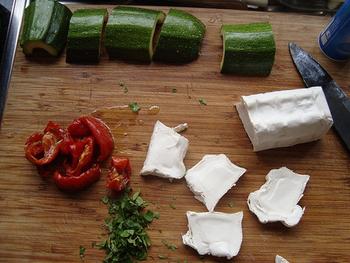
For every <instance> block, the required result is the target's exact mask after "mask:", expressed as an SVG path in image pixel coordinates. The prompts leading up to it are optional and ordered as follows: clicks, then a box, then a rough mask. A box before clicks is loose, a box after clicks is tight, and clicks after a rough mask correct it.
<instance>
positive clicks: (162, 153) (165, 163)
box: [140, 121, 188, 179]
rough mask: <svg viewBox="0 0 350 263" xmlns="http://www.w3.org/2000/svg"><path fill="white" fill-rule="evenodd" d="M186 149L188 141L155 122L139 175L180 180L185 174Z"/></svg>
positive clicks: (172, 130)
mask: <svg viewBox="0 0 350 263" xmlns="http://www.w3.org/2000/svg"><path fill="white" fill-rule="evenodd" d="M187 148H188V140H187V139H186V138H185V137H183V136H181V135H180V134H178V133H177V132H176V131H175V130H174V129H172V128H169V127H167V126H165V125H164V124H163V123H161V122H160V121H157V122H156V124H155V125H154V129H153V134H152V137H151V142H150V145H149V147H148V152H147V157H146V160H145V162H144V165H143V168H142V170H141V172H140V174H141V175H155V176H158V177H163V178H168V179H180V178H182V177H183V176H184V175H185V172H186V167H185V165H184V163H183V159H184V158H185V156H186V152H187Z"/></svg>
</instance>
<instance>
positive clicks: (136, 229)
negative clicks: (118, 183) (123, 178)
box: [98, 189, 159, 263]
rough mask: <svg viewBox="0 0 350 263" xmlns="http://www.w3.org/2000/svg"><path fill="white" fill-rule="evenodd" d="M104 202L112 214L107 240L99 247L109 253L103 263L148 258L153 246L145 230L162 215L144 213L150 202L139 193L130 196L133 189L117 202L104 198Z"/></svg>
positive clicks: (126, 261)
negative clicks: (150, 247)
mask: <svg viewBox="0 0 350 263" xmlns="http://www.w3.org/2000/svg"><path fill="white" fill-rule="evenodd" d="M103 202H104V203H106V204H107V205H108V212H109V217H108V218H107V219H106V220H105V225H106V227H107V229H108V238H107V239H106V240H105V241H103V242H101V243H100V244H99V245H98V247H99V248H100V249H104V250H105V251H106V257H105V259H104V261H103V262H105V263H112V262H125V263H129V262H130V263H131V262H135V261H137V260H144V259H146V258H147V251H148V248H149V246H150V245H151V241H150V238H149V236H148V234H147V232H146V228H147V226H148V225H149V224H150V223H151V222H152V221H153V219H155V218H159V214H158V213H156V212H153V211H151V210H145V207H146V206H147V203H146V202H145V201H144V200H143V198H142V197H141V195H140V192H136V193H134V194H133V195H131V190H130V189H127V190H126V191H125V192H124V193H123V194H122V195H121V196H120V197H119V198H118V199H115V200H114V199H110V198H103Z"/></svg>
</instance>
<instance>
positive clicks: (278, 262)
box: [275, 255, 289, 263]
mask: <svg viewBox="0 0 350 263" xmlns="http://www.w3.org/2000/svg"><path fill="white" fill-rule="evenodd" d="M275 263H289V262H288V260H286V259H285V258H283V257H281V256H279V255H276V258H275Z"/></svg>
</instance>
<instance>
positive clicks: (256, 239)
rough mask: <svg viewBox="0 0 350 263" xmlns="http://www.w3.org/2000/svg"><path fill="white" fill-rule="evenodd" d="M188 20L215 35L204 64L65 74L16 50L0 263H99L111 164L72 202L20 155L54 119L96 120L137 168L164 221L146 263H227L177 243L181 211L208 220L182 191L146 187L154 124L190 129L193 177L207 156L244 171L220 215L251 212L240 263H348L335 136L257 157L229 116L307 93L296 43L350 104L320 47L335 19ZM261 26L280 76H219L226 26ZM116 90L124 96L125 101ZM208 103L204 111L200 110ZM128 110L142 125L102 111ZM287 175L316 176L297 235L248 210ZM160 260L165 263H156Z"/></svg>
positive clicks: (5, 142)
mask: <svg viewBox="0 0 350 263" xmlns="http://www.w3.org/2000/svg"><path fill="white" fill-rule="evenodd" d="M70 7H71V8H72V9H74V8H77V6H70ZM109 7H110V6H109ZM155 8H157V7H155ZM159 8H160V7H159ZM160 9H162V10H165V11H167V8H165V7H161V8H160ZM184 10H187V11H189V12H191V13H193V14H194V15H196V16H197V17H199V18H200V19H201V20H202V21H203V22H204V23H205V24H206V26H207V32H206V36H205V39H204V43H203V47H202V51H201V56H200V57H199V59H198V60H197V61H195V62H193V63H190V64H187V65H182V66H174V65H166V64H161V63H152V64H151V65H137V64H132V63H126V62H121V61H109V60H108V57H107V55H103V57H102V59H101V62H100V64H99V65H70V64H66V63H65V56H64V54H63V55H62V56H61V57H59V58H58V59H45V58H41V59H31V60H28V59H26V58H25V57H24V55H23V54H22V52H21V50H20V49H18V52H17V55H16V61H15V66H14V71H13V76H12V84H11V87H10V90H9V94H8V102H7V108H6V112H5V115H4V120H3V125H2V129H1V132H0V174H1V180H0V235H1V236H0V262H79V261H80V257H79V246H80V245H82V246H84V247H86V256H85V260H84V262H101V261H102V259H103V256H104V252H103V251H99V250H98V249H95V248H92V247H91V243H92V242H94V241H97V242H98V241H100V240H102V238H103V237H104V236H105V230H104V228H103V226H102V225H103V221H104V218H105V217H106V215H107V210H106V207H105V206H104V205H103V204H102V203H101V202H100V199H101V198H102V197H103V196H104V195H106V194H107V190H106V188H105V177H106V176H105V175H106V173H105V171H106V168H105V167H106V166H107V165H106V164H105V166H104V173H103V176H102V178H101V180H100V181H99V182H98V183H96V184H95V185H93V186H92V187H90V188H89V189H88V190H86V191H84V192H81V193H80V194H77V195H67V194H65V193H62V192H60V191H59V190H58V189H57V188H56V187H55V185H54V184H53V183H52V182H50V180H49V181H45V180H43V179H41V178H40V177H39V176H38V174H37V173H36V170H35V168H34V167H33V165H31V164H30V163H29V162H28V161H27V160H26V159H25V158H24V152H23V146H24V142H25V140H26V138H27V137H28V136H29V135H30V134H31V133H33V132H35V131H40V130H42V129H43V128H44V126H45V125H46V123H47V122H48V121H49V120H53V121H56V122H58V123H60V124H61V125H63V126H66V125H67V124H68V123H70V122H71V121H72V120H73V119H74V118H76V117H78V116H80V115H81V114H89V113H91V112H92V111H94V110H96V109H97V110H99V111H98V113H97V115H98V116H99V117H101V118H102V119H103V120H104V121H105V122H106V123H107V124H108V125H109V126H110V128H111V130H112V132H113V134H114V136H115V137H116V142H117V143H116V148H115V150H114V154H116V155H117V154H118V155H123V156H128V157H129V158H130V159H131V162H132V167H133V176H132V183H131V186H132V187H133V188H134V189H136V190H137V189H140V190H141V192H142V194H143V197H144V198H145V199H146V200H147V201H149V202H152V204H151V205H150V207H151V208H152V209H154V210H156V211H159V212H160V219H159V220H156V221H155V222H154V223H153V224H152V225H151V227H150V229H149V234H150V236H151V240H152V247H151V250H150V254H149V255H150V256H149V258H148V262H184V261H185V260H186V259H187V262H219V261H220V260H219V259H217V258H214V257H208V256H206V257H204V258H200V257H199V256H198V255H197V253H196V252H195V251H194V250H193V249H191V248H189V247H186V246H184V245H182V242H181V234H184V233H185V232H186V231H187V219H186V217H185V212H186V211H188V210H192V211H198V212H200V211H206V209H205V207H204V206H203V205H202V203H200V202H198V201H197V200H195V199H194V198H193V194H192V192H191V191H190V190H189V189H188V188H187V186H186V184H185V181H184V180H179V181H176V182H173V183H170V182H168V181H167V180H163V179H160V178H153V177H152V178H151V177H147V178H142V177H140V176H139V171H140V169H141V167H142V164H143V161H144V159H145V157H146V152H147V148H148V144H149V140H150V136H151V133H152V129H153V125H154V123H155V121H156V120H158V119H159V120H161V121H162V122H164V123H165V124H166V125H168V126H174V125H176V124H178V123H182V122H188V124H189V129H188V130H187V131H185V132H184V136H186V137H187V138H188V139H189V141H190V147H189V150H188V153H187V156H186V159H185V164H186V167H187V168H190V167H192V166H193V165H194V164H196V163H197V162H198V161H199V160H200V159H201V158H202V157H203V155H204V154H216V153H224V154H226V155H227V156H228V157H229V158H230V159H231V160H232V162H234V163H236V164H237V165H239V166H242V167H245V168H246V169H247V170H248V171H247V173H246V174H245V175H244V176H243V177H242V178H241V179H240V180H239V181H238V183H237V186H236V187H234V188H232V189H231V190H230V191H229V192H228V193H227V194H226V195H225V196H224V197H223V198H222V199H221V200H220V202H219V204H218V205H217V207H216V211H221V212H227V213H233V212H238V211H243V212H244V218H243V243H242V247H241V250H240V253H239V255H238V256H237V257H235V258H234V259H233V260H232V261H234V262H274V257H275V255H276V254H279V255H281V256H283V257H285V258H286V259H288V260H289V261H290V262H293V263H303V262H328V263H329V262H349V260H350V209H349V204H350V173H349V171H350V165H349V164H350V163H349V155H348V154H347V152H346V151H345V149H344V147H343V146H342V144H341V143H340V141H339V139H338V138H337V136H336V134H335V132H334V131H333V130H331V131H329V132H328V134H327V135H326V136H325V137H324V138H323V139H322V140H320V141H317V142H312V143H307V144H303V145H297V146H294V147H289V148H281V149H274V150H268V151H263V152H259V153H254V152H253V151H252V146H251V144H250V141H249V139H248V137H247V135H246V133H245V131H244V129H243V126H242V124H241V122H240V120H239V117H238V114H237V112H236V111H235V109H234V108H233V105H234V104H235V103H237V102H238V100H239V97H240V96H241V95H249V94H254V93H258V92H267V91H275V90H283V89H292V88H297V87H302V86H303V85H302V82H301V79H300V78H299V76H298V74H297V72H296V70H295V68H294V66H293V64H292V61H291V58H290V56H289V53H288V48H287V43H288V42H289V41H295V42H296V43H298V44H300V45H301V46H302V47H303V48H305V49H306V50H307V51H309V52H310V53H312V54H313V55H314V56H315V57H316V58H317V59H318V60H319V61H320V62H321V64H322V65H324V67H325V68H326V69H327V70H328V71H329V73H330V74H331V75H332V76H333V77H334V79H335V80H336V81H337V82H338V83H339V84H340V86H342V87H343V88H344V90H345V91H346V92H347V93H348V94H349V90H350V87H349V80H350V77H349V74H350V70H349V63H348V64H336V63H334V62H332V61H330V60H328V59H326V58H325V57H324V56H323V55H322V54H321V53H320V50H319V48H318V46H317V42H316V39H317V36H318V34H319V32H320V30H321V29H322V28H323V27H324V25H325V24H326V23H327V21H328V19H329V18H327V17H316V16H303V15H288V14H278V13H259V12H247V11H231V10H215V9H193V8H192V9H191V8H184ZM258 21H269V22H270V23H271V24H272V27H273V31H274V34H275V39H276V44H277V53H276V62H275V65H274V67H273V71H272V74H271V75H270V76H269V77H266V78H258V77H239V76H226V75H221V74H220V73H219V65H220V60H221V53H222V44H221V39H220V35H219V29H220V26H221V24H222V23H249V22H258ZM120 82H123V83H125V85H126V86H127V87H128V92H127V93H124V89H123V88H122V87H121V86H120V85H119V83H120ZM173 89H176V90H177V92H176V93H174V92H173ZM200 98H203V99H205V100H206V101H207V106H204V105H201V104H200V103H199V99H200ZM130 102H138V103H139V104H140V105H141V107H142V110H141V111H140V113H139V114H133V113H131V112H129V111H128V110H118V109H114V110H104V109H103V108H105V107H113V106H118V105H126V104H128V103H130ZM152 105H158V106H159V107H160V112H159V113H158V114H150V112H149V111H148V108H149V107H150V106H152ZM281 166H287V167H288V168H290V169H292V170H294V171H296V172H298V173H302V174H309V175H311V178H310V181H309V183H308V185H307V188H306V191H305V196H304V197H303V199H302V200H301V202H300V203H301V205H302V206H305V207H306V210H305V214H304V216H303V218H302V220H301V222H300V223H299V225H297V226H296V227H294V228H291V229H288V228H286V227H284V226H283V225H281V224H279V223H274V224H267V225H263V224H261V223H259V222H258V220H257V218H256V217H255V215H253V214H252V213H250V212H249V210H248V207H247V205H246V200H247V197H248V194H249V193H250V192H252V191H254V190H256V189H258V188H259V187H260V186H261V185H262V184H263V183H264V182H265V175H266V174H267V173H268V171H269V170H270V169H272V168H279V167H281ZM171 206H172V207H173V208H172V207H171ZM174 208H175V209H174ZM162 240H167V241H168V242H172V243H174V244H176V245H177V246H178V249H177V250H176V251H174V252H173V251H171V250H168V249H167V248H166V247H165V246H164V245H163V243H162ZM160 254H161V255H165V256H168V259H166V260H160V259H159V258H158V255H160ZM220 262H221V261H220ZM222 262H226V260H222Z"/></svg>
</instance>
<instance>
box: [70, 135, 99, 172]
mask: <svg viewBox="0 0 350 263" xmlns="http://www.w3.org/2000/svg"><path fill="white" fill-rule="evenodd" d="M68 148H69V154H70V157H71V158H70V159H71V160H70V164H69V165H66V174H67V176H77V175H79V174H80V173H81V172H82V171H83V170H85V169H86V168H87V167H90V166H91V164H92V162H93V161H94V160H93V156H94V139H93V138H92V137H86V138H84V139H82V140H72V141H70V142H69V146H68Z"/></svg>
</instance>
